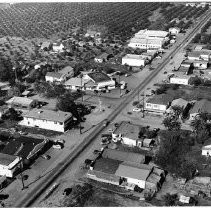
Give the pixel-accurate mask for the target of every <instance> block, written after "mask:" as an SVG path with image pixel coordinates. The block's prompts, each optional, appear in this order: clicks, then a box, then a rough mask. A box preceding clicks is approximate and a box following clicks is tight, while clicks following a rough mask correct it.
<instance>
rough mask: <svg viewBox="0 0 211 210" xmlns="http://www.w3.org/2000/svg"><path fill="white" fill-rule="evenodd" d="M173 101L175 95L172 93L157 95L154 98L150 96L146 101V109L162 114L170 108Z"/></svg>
mask: <svg viewBox="0 0 211 210" xmlns="http://www.w3.org/2000/svg"><path fill="white" fill-rule="evenodd" d="M172 101H173V97H172V96H171V95H166V94H160V95H155V96H154V97H153V98H149V99H148V100H147V101H146V103H145V104H144V109H145V111H148V112H154V113H157V114H162V113H164V112H165V111H166V110H167V109H168V107H169V106H170V103H171V102H172Z"/></svg>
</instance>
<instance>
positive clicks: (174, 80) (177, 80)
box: [170, 75, 191, 85]
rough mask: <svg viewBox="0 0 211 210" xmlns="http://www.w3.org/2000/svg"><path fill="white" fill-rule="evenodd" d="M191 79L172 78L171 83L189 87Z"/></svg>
mask: <svg viewBox="0 0 211 210" xmlns="http://www.w3.org/2000/svg"><path fill="white" fill-rule="evenodd" d="M190 78H191V77H190V76H188V75H180V76H173V77H171V78H170V83H171V84H178V85H189V80H190Z"/></svg>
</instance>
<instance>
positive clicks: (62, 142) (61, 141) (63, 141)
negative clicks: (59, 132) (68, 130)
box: [54, 139, 65, 144]
mask: <svg viewBox="0 0 211 210" xmlns="http://www.w3.org/2000/svg"><path fill="white" fill-rule="evenodd" d="M54 143H61V144H64V143H65V140H64V139H56V140H54Z"/></svg>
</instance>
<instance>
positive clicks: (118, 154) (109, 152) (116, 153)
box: [102, 149, 145, 163]
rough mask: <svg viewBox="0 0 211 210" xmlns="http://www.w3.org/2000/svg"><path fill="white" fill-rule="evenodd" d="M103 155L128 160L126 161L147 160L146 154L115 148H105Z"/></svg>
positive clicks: (140, 161)
mask: <svg viewBox="0 0 211 210" xmlns="http://www.w3.org/2000/svg"><path fill="white" fill-rule="evenodd" d="M102 157H103V158H109V159H113V160H119V161H126V162H135V163H144V162H145V156H144V155H141V154H138V153H133V152H124V151H120V150H113V149H105V150H104V151H103V154H102Z"/></svg>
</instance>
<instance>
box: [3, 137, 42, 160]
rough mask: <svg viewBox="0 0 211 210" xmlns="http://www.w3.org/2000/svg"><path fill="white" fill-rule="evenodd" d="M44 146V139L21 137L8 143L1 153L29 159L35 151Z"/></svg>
mask: <svg viewBox="0 0 211 210" xmlns="http://www.w3.org/2000/svg"><path fill="white" fill-rule="evenodd" d="M45 144H46V141H45V140H44V139H35V138H29V137H25V136H21V137H19V138H16V139H14V140H12V141H10V142H9V143H8V144H7V145H6V146H5V148H4V149H3V150H2V153H5V154H8V155H18V156H19V157H22V158H24V159H25V158H29V157H30V156H31V155H32V154H33V153H34V152H35V151H36V150H37V149H39V148H40V147H41V148H42V147H43V146H44V145H45Z"/></svg>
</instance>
